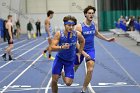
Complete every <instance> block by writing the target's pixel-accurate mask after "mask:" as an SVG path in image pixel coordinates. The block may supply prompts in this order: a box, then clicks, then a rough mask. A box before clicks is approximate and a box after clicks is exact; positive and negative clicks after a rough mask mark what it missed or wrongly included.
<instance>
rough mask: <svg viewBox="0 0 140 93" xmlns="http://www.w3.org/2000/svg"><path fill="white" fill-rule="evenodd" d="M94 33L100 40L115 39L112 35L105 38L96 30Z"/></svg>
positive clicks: (109, 40)
mask: <svg viewBox="0 0 140 93" xmlns="http://www.w3.org/2000/svg"><path fill="white" fill-rule="evenodd" d="M95 35H96V37H98V38H100V39H102V40H105V41H108V42H111V41H115V38H114V37H111V38H107V37H105V36H104V35H102V34H101V33H100V32H99V31H98V30H96V32H95Z"/></svg>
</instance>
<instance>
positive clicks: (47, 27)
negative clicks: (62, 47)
mask: <svg viewBox="0 0 140 93" xmlns="http://www.w3.org/2000/svg"><path fill="white" fill-rule="evenodd" d="M53 14H54V12H53V11H52V10H49V11H48V12H47V18H46V20H45V30H46V34H47V38H48V43H49V46H48V47H47V48H46V49H45V50H44V51H43V54H46V52H47V51H48V53H49V57H48V59H49V60H54V57H52V55H51V51H50V45H51V43H52V37H53V35H52V33H53V31H52V26H51V23H50V21H51V19H52V18H53Z"/></svg>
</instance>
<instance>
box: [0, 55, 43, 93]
mask: <svg viewBox="0 0 140 93" xmlns="http://www.w3.org/2000/svg"><path fill="white" fill-rule="evenodd" d="M42 55H43V54H41V55H40V56H39V57H38V58H37V59H35V60H34V61H33V62H32V63H31V64H30V65H29V66H28V67H27V68H26V69H25V70H23V71H22V72H21V73H20V74H19V75H18V76H17V77H16V78H15V79H14V80H13V81H12V82H10V83H9V84H8V85H7V86H6V87H5V88H4V89H3V90H2V91H1V92H0V93H3V92H5V91H6V90H7V89H8V88H9V87H10V86H11V85H12V84H13V83H14V82H15V81H16V80H18V79H19V78H20V77H21V76H22V75H23V74H24V73H25V72H26V71H27V70H28V69H29V68H30V67H31V66H32V65H34V64H35V63H36V62H37V60H39V59H40V58H41V57H42Z"/></svg>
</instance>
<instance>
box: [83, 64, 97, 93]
mask: <svg viewBox="0 0 140 93" xmlns="http://www.w3.org/2000/svg"><path fill="white" fill-rule="evenodd" d="M84 63H85V71H86V74H87V66H86V62H84ZM87 88H88V91H90V92H91V93H96V92H95V91H94V90H93V88H92V86H91V83H89V84H88V86H87Z"/></svg>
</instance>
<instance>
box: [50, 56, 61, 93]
mask: <svg viewBox="0 0 140 93" xmlns="http://www.w3.org/2000/svg"><path fill="white" fill-rule="evenodd" d="M62 68H63V64H62V60H61V59H60V58H58V57H57V56H56V58H55V60H54V63H53V67H52V82H51V83H52V85H51V87H52V93H58V86H57V82H58V79H59V75H60V74H61V71H62Z"/></svg>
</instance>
